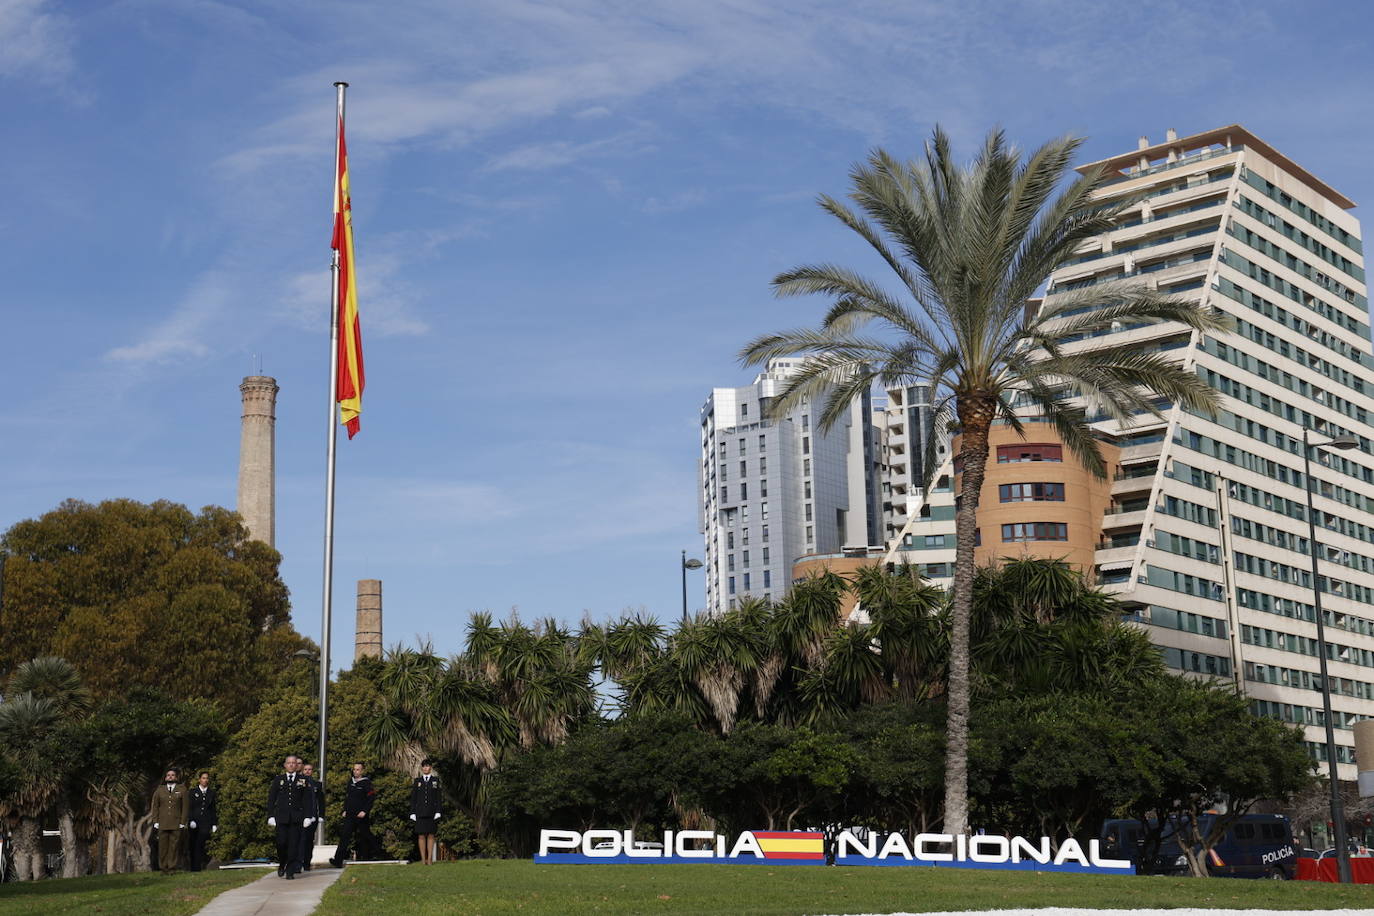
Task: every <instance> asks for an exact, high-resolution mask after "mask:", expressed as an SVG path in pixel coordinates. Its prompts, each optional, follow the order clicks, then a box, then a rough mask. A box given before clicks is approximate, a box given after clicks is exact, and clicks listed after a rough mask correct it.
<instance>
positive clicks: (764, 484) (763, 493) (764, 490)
mask: <svg viewBox="0 0 1374 916" xmlns="http://www.w3.org/2000/svg"><path fill="white" fill-rule="evenodd" d="M759 496H760V497H762V498H763V499H767V498H768V478H767V477H765V478H763V479H762V480H760V481H759Z"/></svg>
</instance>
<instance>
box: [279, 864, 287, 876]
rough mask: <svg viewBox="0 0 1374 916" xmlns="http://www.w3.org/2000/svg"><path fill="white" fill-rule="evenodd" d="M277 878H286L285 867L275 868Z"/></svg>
mask: <svg viewBox="0 0 1374 916" xmlns="http://www.w3.org/2000/svg"><path fill="white" fill-rule="evenodd" d="M277 877H278V878H284V877H286V866H285V865H278V866H277Z"/></svg>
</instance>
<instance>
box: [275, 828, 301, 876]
mask: <svg viewBox="0 0 1374 916" xmlns="http://www.w3.org/2000/svg"><path fill="white" fill-rule="evenodd" d="M302 829H303V828H302V827H301V825H300V823H299V822H297V823H295V824H283V823H280V822H278V824H277V866H278V867H279V868H284V869H286V874H288V875H294V874H295V873H296V872H298V871H300V870H301V830H302Z"/></svg>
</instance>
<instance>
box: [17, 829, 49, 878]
mask: <svg viewBox="0 0 1374 916" xmlns="http://www.w3.org/2000/svg"><path fill="white" fill-rule="evenodd" d="M39 833H40V831H39V829H38V820H37V819H36V818H32V817H20V818H19V824H18V825H17V826H16V827H15V828H14V833H13V835H12V837H11V839H12V841H13V843H14V874H15V876H16V877H17V878H18V879H19V880H20V881H35V880H37V879H38V878H41V877H43V853H42V849H41V848H40V847H41V844H40V842H39Z"/></svg>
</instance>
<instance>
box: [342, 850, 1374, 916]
mask: <svg viewBox="0 0 1374 916" xmlns="http://www.w3.org/2000/svg"><path fill="white" fill-rule="evenodd" d="M1034 906H1062V907H1073V906H1081V907H1096V908H1122V909H1129V908H1145V907H1161V908H1166V907H1181V906H1193V907H1225V908H1235V909H1249V908H1265V909H1295V910H1296V909H1332V908H1343V907H1350V908H1369V907H1374V887H1370V886H1347V887H1340V886H1338V885H1333V884H1317V883H1314V882H1307V881H1288V882H1281V881H1242V880H1236V879H1226V878H1209V879H1190V878H1143V877H1140V878H1138V877H1099V876H1096V875H1063V874H1047V873H1036V872H1009V871H1008V872H995V871H970V870H957V869H944V868H914V867H913V868H806V867H796V866H793V867H787V866H783V867H770V866H767V865H535V864H534V863H532V862H528V861H519V860H505V861H498V860H471V861H465V862H446V863H440V864H439V865H435V866H432V867H429V868H424V867H421V866H418V865H408V866H362V867H357V866H353V867H350V868H348V869H346V870H345V872H344V874H343V876H342V877H341V878H340V879H339V881H338V882H337V883H336V884H334V886H333V887H331V888H330V889H329V890H328V891H326V892H325V896H324V902H323V904H322V906H321V908H320V909H318V910H316V913H317V914H320V916H387V914H392V913H396V914H400V913H404V914H406V916H411V914H415V916H425V914H439V913H444V914H451V913H456V914H462V913H480V914H484V916H485V914H500V913H521V914H540V913H548V914H559V916H563V914H570V913H672V914H683V913H743V912H747V913H750V914H793V913H795V914H803V913H809V914H815V913H892V912H901V911H904V910H906V911H913V912H920V911H934V910H988V909H1004V908H1009V907H1034Z"/></svg>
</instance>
